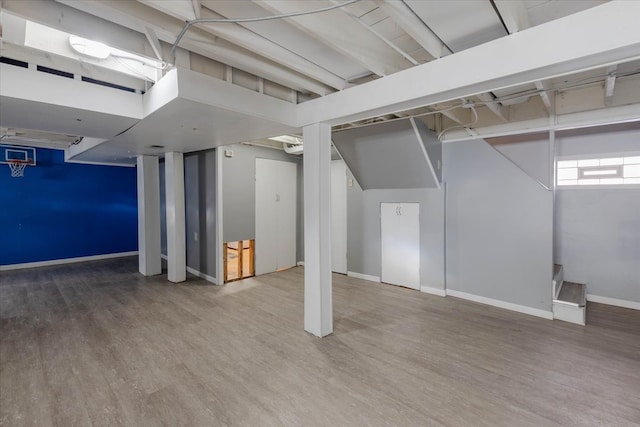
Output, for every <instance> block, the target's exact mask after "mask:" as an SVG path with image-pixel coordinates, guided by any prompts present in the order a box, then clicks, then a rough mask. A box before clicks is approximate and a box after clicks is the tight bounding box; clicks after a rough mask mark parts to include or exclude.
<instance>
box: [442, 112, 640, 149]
mask: <svg viewBox="0 0 640 427" xmlns="http://www.w3.org/2000/svg"><path fill="white" fill-rule="evenodd" d="M631 122H640V103H638V104H632V105H622V106H617V107H608V108H600V109H596V110H589V111H582V112H578V113H567V114H558V115H556V116H555V118H554V120H549V118H548V117H541V118H538V119H531V120H523V121H519V122H510V123H503V124H499V125H493V126H486V127H479V128H474V131H475V132H476V133H475V135H471V136H470V135H469V134H468V133H467V132H466V131H464V130H453V131H451V132H447V133H446V134H445V135H444V136H443V138H442V142H446V143H453V142H457V141H468V140H470V139H478V138H493V137H499V136H507V135H522V134H527V133H537V132H548V131H550V130H554V131H560V130H569V129H579V128H587V127H595V126H606V125H612V124H618V123H631Z"/></svg>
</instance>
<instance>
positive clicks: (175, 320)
mask: <svg viewBox="0 0 640 427" xmlns="http://www.w3.org/2000/svg"><path fill="white" fill-rule="evenodd" d="M302 283H303V270H302V268H300V267H298V268H294V269H291V270H289V271H285V272H279V273H274V274H269V275H264V276H261V277H256V278H251V279H246V280H243V281H239V282H234V283H231V284H228V285H225V286H223V287H218V286H214V285H210V284H208V283H207V282H204V281H203V280H200V279H196V278H194V277H192V276H190V277H189V279H188V280H187V281H186V282H185V283H182V284H177V285H176V284H172V283H170V282H167V281H166V275H161V276H157V277H151V278H145V277H143V276H141V275H140V274H138V273H137V260H136V258H124V259H118V260H107V261H97V262H89V263H82V264H69V265H65V266H56V267H46V268H40V269H31V270H17V271H8V272H0V317H1V319H0V322H1V323H0V339H1V343H0V363H1V370H0V425H2V426H23V425H24V426H27V425H28V426H50V425H55V426H65V427H66V426H118V425H128V426H155V425H166V426H182V425H184V426H430V425H449V426H552V425H563V426H591V425H604V426H632V425H635V426H637V425H640V312H638V311H634V310H629V309H622V308H616V307H610V306H605V305H599V304H591V303H590V304H589V308H588V318H587V323H588V324H587V326H586V327H582V326H577V325H572V324H569V323H563V322H560V321H549V320H544V319H539V318H535V317H531V316H527V315H521V314H518V313H513V312H509V311H505V310H501V309H498V308H492V307H489V306H485V305H480V304H475V303H472V302H467V301H463V300H460V299H456V298H451V297H447V298H442V297H437V296H431V295H427V294H423V293H420V292H417V291H413V290H409V289H404V288H399V287H394V286H390V285H384V284H377V283H372V282H365V281H361V280H357V279H352V278H347V277H345V276H342V275H334V292H333V295H334V296H333V301H334V318H335V323H334V327H335V333H334V334H333V335H331V336H329V337H326V338H323V339H320V338H316V337H314V336H311V335H309V334H307V333H306V332H304V331H303V327H302V323H303V311H302V310H303V284H302Z"/></svg>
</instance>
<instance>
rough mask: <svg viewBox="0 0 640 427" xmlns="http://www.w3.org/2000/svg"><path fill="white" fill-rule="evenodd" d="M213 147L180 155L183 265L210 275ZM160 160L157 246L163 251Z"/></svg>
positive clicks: (213, 213) (213, 237) (212, 266)
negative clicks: (182, 168)
mask: <svg viewBox="0 0 640 427" xmlns="http://www.w3.org/2000/svg"><path fill="white" fill-rule="evenodd" d="M215 155H216V153H215V151H214V150H208V151H199V152H197V153H190V154H185V156H184V186H185V222H186V224H185V228H186V248H187V266H188V267H191V268H193V269H195V270H197V271H199V272H201V273H204V274H207V275H209V276H212V277H216V278H217V277H218V276H217V274H216V273H217V272H216V158H215ZM165 200H166V199H165V173H164V163H161V164H160V208H161V213H160V214H161V219H160V223H161V250H162V253H163V254H166V253H167V228H166V226H167V225H166V202H165ZM196 234H197V238H196Z"/></svg>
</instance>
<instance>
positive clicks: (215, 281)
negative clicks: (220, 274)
mask: <svg viewBox="0 0 640 427" xmlns="http://www.w3.org/2000/svg"><path fill="white" fill-rule="evenodd" d="M160 258H162V259H163V260H165V261H166V260H167V256H166V255H165V254H160ZM187 272H189V273H191V274H193V275H194V276H198V277H200V278H201V279H204V280H206V281H207V282H211V283H213V284H214V285H217V284H218V279H216V278H215V277H213V276H209V275H208V274H205V273H202V272H200V271H198V270H196V269H195V268H192V267H189V266H187Z"/></svg>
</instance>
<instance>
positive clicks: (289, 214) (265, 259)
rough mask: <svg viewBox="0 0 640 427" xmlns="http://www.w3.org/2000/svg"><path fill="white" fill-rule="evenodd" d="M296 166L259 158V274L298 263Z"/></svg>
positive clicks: (256, 256)
mask: <svg viewBox="0 0 640 427" xmlns="http://www.w3.org/2000/svg"><path fill="white" fill-rule="evenodd" d="M296 180H297V166H296V164H295V163H291V162H282V161H278V160H270V159H256V223H255V224H256V238H255V240H256V242H255V248H256V249H255V251H256V253H255V270H256V275H259V274H265V273H271V272H273V271H276V270H279V269H282V268H288V267H293V266H294V265H295V264H296V186H297V184H296Z"/></svg>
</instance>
